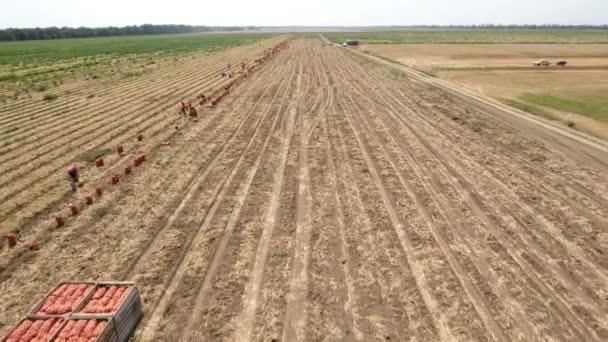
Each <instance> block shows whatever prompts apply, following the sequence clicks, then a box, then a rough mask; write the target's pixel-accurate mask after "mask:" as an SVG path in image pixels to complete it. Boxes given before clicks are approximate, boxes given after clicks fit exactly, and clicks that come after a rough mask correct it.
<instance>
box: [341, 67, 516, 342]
mask: <svg viewBox="0 0 608 342" xmlns="http://www.w3.org/2000/svg"><path fill="white" fill-rule="evenodd" d="M343 84H348V81H347V80H346V79H345V78H344V76H343ZM347 96H348V99H349V100H350V102H349V103H345V107H347V108H349V107H350V108H351V109H349V111H352V112H356V113H358V114H357V116H358V117H359V118H361V117H362V116H363V114H361V110H356V109H353V108H352V107H354V106H355V103H356V102H355V101H354V100H353V98H352V97H351V96H350V94H347ZM345 118H346V120H347V122H348V123H349V127H351V129H352V133H353V135H354V137H355V139H356V140H357V143H358V145H359V149H360V151H361V153H362V154H363V157H364V159H365V160H366V162H367V164H368V167H369V170H370V173H371V174H372V176H373V177H374V179H375V181H376V183H377V186H378V190H379V191H380V192H381V194H382V198H383V200H384V202H385V206H386V207H387V210H388V212H389V215H390V217H391V221H392V222H393V226H394V227H395V228H396V229H397V230H398V234H399V238H400V239H401V240H402V244H403V245H404V249H405V250H406V251H407V253H408V260H412V259H413V258H414V253H413V251H414V248H413V246H412V243H411V241H410V240H409V238H408V237H407V235H406V233H405V232H404V227H407V226H409V225H408V224H406V223H405V222H404V221H403V219H402V218H401V216H400V214H399V213H398V210H397V208H396V206H395V205H394V204H393V203H394V200H393V199H392V198H391V197H392V195H390V193H389V192H388V191H387V190H386V188H385V185H384V182H383V181H382V178H381V177H380V174H379V173H378V171H377V169H376V167H377V166H376V165H375V163H374V162H373V159H372V157H371V155H370V153H369V152H368V148H369V147H368V146H369V141H367V139H364V138H362V137H361V134H360V132H367V131H368V130H363V129H362V128H361V127H360V126H358V125H357V124H356V123H355V122H356V121H357V120H354V119H353V118H352V117H351V116H350V115H349V114H346V115H345ZM384 156H385V157H387V159H388V162H389V164H394V161H392V160H390V158H388V156H386V154H384ZM393 168H394V166H393ZM384 178H386V175H384ZM397 178H399V181H398V182H399V183H401V186H403V187H404V188H406V189H407V187H406V186H405V184H404V181H403V179H402V177H400V175H397ZM408 192H410V191H408ZM417 203H418V204H417V206H416V209H417V212H418V213H419V214H421V215H422V216H423V220H424V221H425V222H426V225H427V228H428V229H429V231H430V233H431V234H432V236H433V239H434V240H435V243H436V244H437V245H438V246H439V249H440V251H441V253H442V254H443V255H444V257H445V258H446V259H447V261H448V263H449V265H450V266H449V267H450V268H451V270H452V272H453V273H454V275H455V276H456V277H457V279H458V282H459V283H460V284H461V286H462V287H463V289H464V291H465V293H466V295H467V296H468V298H469V300H470V301H471V304H473V307H474V309H475V312H476V313H477V315H479V317H480V318H481V319H482V321H483V322H484V325H485V326H486V328H487V329H488V330H487V332H488V333H490V334H491V336H492V338H494V339H495V340H500V341H506V340H507V338H506V336H505V335H504V332H503V331H502V329H501V328H500V327H499V326H498V324H497V323H496V321H495V320H494V317H493V315H492V313H491V311H490V310H489V308H488V306H487V304H486V303H485V302H484V300H483V297H482V295H481V293H480V292H479V290H478V289H477V287H476V286H475V284H473V283H471V281H470V279H468V277H467V276H466V274H467V273H466V271H465V270H464V269H463V266H462V265H461V264H460V262H459V261H458V259H457V258H456V256H455V255H454V253H453V252H452V251H451V249H450V247H449V244H448V241H447V240H446V237H445V236H444V235H443V234H442V232H440V231H438V228H437V227H435V226H434V224H433V220H432V219H431V217H430V214H429V213H428V211H427V209H426V207H425V206H423V205H421V203H420V202H418V201H417ZM414 260H415V259H414ZM418 262H419V261H412V262H411V263H412V264H414V265H415V263H418ZM412 268H414V266H412ZM419 272H422V270H421V269H420V270H419ZM421 276H422V275H421ZM419 279H420V280H421V281H424V280H422V279H424V278H422V279H421V278H419ZM427 287H428V286H424V285H421V286H419V290H421V291H423V292H426V291H428V290H426V288H427ZM430 288H432V287H430ZM425 297H427V298H428V297H430V294H425ZM427 302H428V299H427ZM432 311H434V310H432ZM442 316H443V313H440V315H439V317H440V322H441V324H440V325H441V326H443V327H442V328H440V329H439V331H440V334H446V333H447V334H451V333H452V331H451V329H450V327H449V326H448V325H447V324H446V323H447V320H446V318H445V316H444V317H442ZM446 329H447V330H446ZM459 333H461V332H460V331H459ZM468 333H471V331H469V332H468ZM468 333H467V334H468ZM446 338H448V337H447V336H446V335H443V336H442V339H446ZM450 338H455V337H454V336H452V337H450Z"/></svg>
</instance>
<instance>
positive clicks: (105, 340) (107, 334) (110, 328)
mask: <svg viewBox="0 0 608 342" xmlns="http://www.w3.org/2000/svg"><path fill="white" fill-rule="evenodd" d="M82 320H85V321H89V320H97V321H105V322H106V326H105V328H104V329H103V331H102V332H101V334H100V335H99V336H97V338H96V339H95V342H117V341H118V337H117V334H116V324H115V322H114V320H113V319H112V318H111V317H82V318H77V317H70V318H68V319H67V320H66V321H65V322H64V323H63V325H62V327H61V329H59V330H58V331H57V332H56V333H55V335H54V336H53V338H52V339H51V340H49V342H59V341H61V337H60V336H61V331H62V330H63V329H64V328H65V327H66V326H67V325H68V324H69V322H70V321H72V322H77V321H82Z"/></svg>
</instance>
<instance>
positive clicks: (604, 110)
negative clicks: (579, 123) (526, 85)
mask: <svg viewBox="0 0 608 342" xmlns="http://www.w3.org/2000/svg"><path fill="white" fill-rule="evenodd" d="M519 99H520V100H521V101H524V102H526V103H529V104H532V105H536V106H543V107H547V108H553V109H556V110H559V111H562V112H569V113H575V114H580V115H584V116H587V117H590V118H592V119H596V120H600V121H608V98H604V97H586V98H574V97H572V98H567V97H562V96H557V95H551V94H524V95H522V96H520V98H519Z"/></svg>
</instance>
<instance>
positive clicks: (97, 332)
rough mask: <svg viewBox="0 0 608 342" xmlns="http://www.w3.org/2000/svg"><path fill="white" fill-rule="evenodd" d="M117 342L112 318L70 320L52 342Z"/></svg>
mask: <svg viewBox="0 0 608 342" xmlns="http://www.w3.org/2000/svg"><path fill="white" fill-rule="evenodd" d="M81 341H82V342H115V341H117V337H116V329H115V326H114V321H113V320H112V318H69V319H68V320H67V321H65V323H64V324H63V326H61V329H59V331H58V332H57V334H55V336H53V338H52V339H51V340H50V342H81Z"/></svg>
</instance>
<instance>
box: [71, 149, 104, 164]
mask: <svg viewBox="0 0 608 342" xmlns="http://www.w3.org/2000/svg"><path fill="white" fill-rule="evenodd" d="M111 152H112V150H110V149H108V148H102V149H92V150H88V151H86V152H84V153H83V154H81V155H80V156H79V157H78V159H79V160H82V161H85V162H87V163H94V162H95V161H96V160H97V159H99V158H101V157H103V156H105V155H107V154H109V153H111Z"/></svg>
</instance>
